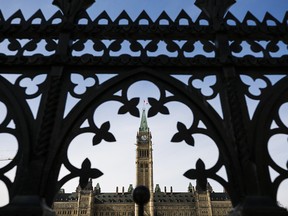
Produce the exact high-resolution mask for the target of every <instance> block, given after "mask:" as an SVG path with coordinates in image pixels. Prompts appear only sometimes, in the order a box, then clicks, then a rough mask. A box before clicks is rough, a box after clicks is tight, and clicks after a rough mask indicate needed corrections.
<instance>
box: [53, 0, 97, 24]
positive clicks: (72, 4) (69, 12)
mask: <svg viewBox="0 0 288 216" xmlns="http://www.w3.org/2000/svg"><path fill="white" fill-rule="evenodd" d="M94 2H95V0H54V1H53V5H55V6H57V7H58V8H59V9H60V10H61V11H62V13H63V14H64V16H65V17H66V18H67V19H68V20H69V21H72V22H73V21H74V20H75V18H76V17H77V16H78V15H79V14H80V13H81V12H83V11H85V10H87V9H88V8H89V7H90V6H91V5H92V4H94Z"/></svg>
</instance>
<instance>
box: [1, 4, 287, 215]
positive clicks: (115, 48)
mask: <svg viewBox="0 0 288 216" xmlns="http://www.w3.org/2000/svg"><path fill="white" fill-rule="evenodd" d="M93 3H94V1H93V0H71V1H65V0H54V1H53V4H54V5H55V6H57V7H58V8H59V9H60V11H57V12H56V13H55V14H54V15H52V16H51V17H50V18H48V19H46V18H45V16H44V14H43V13H42V11H41V10H39V11H37V12H36V13H35V14H33V15H32V16H31V17H30V18H28V19H25V18H24V16H23V14H22V11H21V10H18V11H17V12H15V13H14V14H12V15H11V16H10V17H9V18H5V17H4V16H3V15H2V12H1V11H0V44H1V45H2V46H3V47H4V48H3V51H1V56H0V66H1V67H0V75H1V76H0V84H1V85H0V92H1V97H0V100H1V102H2V103H3V104H5V109H6V110H7V115H6V116H5V117H4V120H3V121H2V122H0V132H1V133H5V132H7V131H8V132H9V133H10V134H12V135H13V136H14V137H15V138H16V139H17V140H18V145H19V147H18V152H17V154H16V157H15V158H14V159H13V160H12V162H11V163H9V164H8V165H6V166H4V167H2V168H0V180H1V181H3V182H4V183H5V184H6V186H7V187H8V190H9V194H10V198H11V200H10V203H9V204H8V205H7V206H6V207H4V208H0V216H2V215H5V216H9V215H18V214H19V212H20V213H23V211H24V210H25V209H26V210H27V208H28V209H29V211H28V213H27V215H50V213H51V211H50V210H49V208H48V207H47V206H46V204H48V206H51V204H52V199H53V196H54V195H55V193H56V192H57V189H59V188H58V187H59V186H60V185H61V184H63V183H64V182H65V181H66V180H69V179H70V178H72V177H75V176H80V184H81V185H82V186H83V185H85V184H86V183H87V181H88V178H90V177H93V178H97V177H99V176H100V175H101V174H102V173H101V171H99V170H97V169H93V168H91V163H90V161H89V160H85V161H83V164H82V167H81V169H76V168H73V167H72V165H71V167H70V169H72V170H73V171H72V172H71V173H72V174H71V175H68V176H66V177H64V178H63V179H62V180H60V181H58V180H57V177H58V173H59V169H60V164H61V156H63V155H65V154H66V150H67V147H68V144H69V142H70V141H71V140H72V139H73V136H74V135H77V134H78V132H77V130H78V129H79V127H80V125H79V124H80V123H79V124H77V123H78V122H81V121H83V120H84V118H88V117H87V115H88V113H89V112H91V111H92V110H89V109H92V108H93V106H94V108H95V107H97V106H99V105H100V104H101V103H103V102H104V101H109V100H110V101H111V100H113V99H115V98H116V97H115V96H113V94H112V93H113V92H115V89H116V88H118V89H121V88H122V89H123V87H124V88H126V90H127V88H128V87H129V83H130V84H131V83H134V82H135V81H137V80H148V81H150V82H152V83H154V84H155V85H156V86H158V88H159V89H160V91H162V90H163V89H162V88H167V89H170V90H171V91H172V92H177V96H176V95H175V99H177V98H178V99H179V101H180V102H181V103H184V104H186V105H187V106H188V107H189V109H191V110H193V111H194V112H196V113H197V114H199V115H201V116H202V117H204V119H205V120H206V123H207V122H208V124H207V127H208V128H212V130H211V131H209V133H207V134H208V135H209V134H210V135H211V137H212V138H213V139H215V140H214V141H215V144H216V145H217V147H218V148H219V152H220V155H219V158H218V162H217V163H216V165H215V166H214V167H216V168H211V169H210V170H206V168H205V163H204V162H203V161H200V160H199V161H198V162H197V164H196V169H194V170H193V169H191V170H189V171H187V172H186V173H185V176H186V177H188V178H191V179H195V178H196V179H198V180H199V181H200V182H202V185H203V184H204V183H205V181H206V179H207V177H210V178H214V179H215V180H217V181H219V182H220V183H222V184H223V185H224V186H226V188H227V190H228V192H229V193H230V196H231V198H232V202H233V206H234V210H233V212H232V213H231V215H264V214H266V215H287V211H286V210H284V209H283V208H280V207H279V206H278V205H277V203H276V194H277V190H278V187H279V185H280V184H281V182H282V181H284V180H285V179H288V174H287V170H285V169H284V168H283V167H280V166H279V165H278V164H277V163H276V162H275V161H274V160H273V158H272V157H271V155H269V152H268V141H269V139H270V138H271V137H272V136H273V135H275V134H277V133H278V132H281V133H283V134H287V125H285V123H284V122H283V119H282V117H281V116H280V114H279V109H280V107H281V106H282V105H283V104H285V103H287V87H286V86H287V73H288V55H287V48H285V47H287V44H288V39H287V35H288V34H287V33H288V27H287V21H288V15H287V13H286V15H285V17H284V18H283V20H282V21H279V20H278V19H276V18H275V17H273V16H272V15H271V14H269V13H268V12H267V13H266V14H265V16H264V17H263V19H262V20H259V19H258V18H256V17H255V16H254V15H253V14H251V13H250V12H248V13H247V14H246V15H245V17H244V18H243V20H242V21H240V20H238V19H237V18H236V17H235V16H234V15H233V14H232V13H231V12H229V11H228V9H229V7H230V6H231V5H233V4H235V3H236V1H235V0H223V1H217V0H210V1H208V0H201V1H200V0H196V1H195V5H196V6H197V7H199V8H200V10H201V13H200V15H199V16H198V18H196V20H193V19H191V18H190V16H189V15H188V14H187V13H186V12H185V11H181V12H180V14H179V15H178V16H177V17H176V18H175V20H172V19H171V18H170V17H169V15H168V14H167V13H166V12H163V13H162V14H160V16H159V17H158V18H157V19H156V20H153V19H151V18H150V17H149V15H148V14H147V13H146V12H145V11H144V12H142V13H141V14H139V16H138V17H137V18H136V19H134V20H133V19H131V17H130V16H129V14H128V13H126V12H125V11H123V12H122V13H121V14H120V15H119V16H118V17H117V18H116V19H114V20H113V19H111V18H110V17H109V15H108V14H107V13H106V12H103V13H101V14H100V15H99V16H98V17H96V18H95V19H94V20H93V19H92V18H91V17H90V15H89V14H88V13H87V12H86V10H87V8H89V7H90V6H91V5H92V4H93ZM236 6H237V4H236ZM227 11H228V12H227ZM36 21H37V22H36ZM84 21H85V22H84ZM251 22H252V23H254V24H253V25H251V24H250V23H251ZM83 23H85V24H83ZM271 23H272V24H271ZM127 44H128V45H127ZM161 46H162V47H163V46H164V47H165V49H164V53H163V52H162V51H161ZM283 47H284V48H283ZM244 49H245V50H248V51H247V52H248V53H245V52H244V53H243V50H244ZM283 49H284V51H283ZM73 73H74V74H78V75H81V76H82V79H83V80H84V79H87V78H88V79H89V78H92V77H91V76H93V79H94V81H95V83H94V86H93V87H91V88H89V89H85V91H84V93H85V94H84V93H83V94H82V93H79V94H78V95H77V93H76V92H74V93H73V88H74V87H75V85H76V84H75V83H73V81H72V80H71V79H72V78H71V74H73ZM111 73H113V74H115V75H116V77H115V78H111V79H109V80H108V81H107V82H106V83H103V84H101V85H99V80H98V78H97V77H96V75H95V74H111ZM15 74H16V75H17V77H16V78H15V80H14V82H11V81H9V79H8V78H5V76H11V75H15ZM180 74H182V75H190V76H191V77H190V79H189V83H188V85H186V86H185V85H184V84H181V82H180V81H179V82H177V81H176V79H174V78H173V77H172V75H180ZM277 74H278V75H279V74H280V75H283V77H282V78H281V79H279V80H278V81H277V82H276V83H273V82H272V81H271V79H269V76H275V75H277ZM211 75H213V76H215V79H216V83H215V84H214V85H213V86H212V87H211V88H212V89H213V94H212V96H211V95H210V96H206V95H203V94H201V90H199V89H196V88H195V86H193V84H192V82H193V81H195V80H196V79H198V80H201V81H203V82H204V79H205V78H206V77H207V76H211ZM39 76H42V77H40V78H39ZM245 76H247V77H249V78H248V79H247V78H245ZM243 77H244V78H243ZM245 79H246V80H245ZM23 80H25V81H26V82H28V83H29V82H30V83H33V85H34V87H35V89H36V90H35V89H34V90H31V89H29V87H28V86H26V84H25V82H24V81H23ZM256 82H260V84H261V85H260V84H259V85H258V89H257V88H256V93H255V92H254V93H251V88H252V90H253V87H255V83H256ZM23 83H24V84H23ZM251 83H252V84H251ZM123 84H124V86H123ZM101 88H103V90H102V92H99V93H98V91H99V89H101ZM254 90H255V89H254ZM71 92H72V93H71ZM95 92H96V94H95ZM68 93H71V94H72V95H73V94H74V96H75V97H76V98H78V99H79V100H80V102H79V103H78V104H76V105H75V107H74V108H73V109H72V110H71V111H70V112H69V113H68V114H67V115H66V116H65V115H64V112H65V106H66V102H67V101H66V100H67V95H68ZM126 94H127V92H126ZM161 94H163V93H161ZM175 94H176V93H175ZM215 94H219V96H220V103H221V107H222V113H223V116H222V117H220V116H219V115H218V114H216V111H214V109H213V108H212V106H211V105H209V103H207V100H208V99H211V98H212V97H213V96H215ZM107 95H110V96H107ZM126 96H127V95H126ZM113 97H114V98H113ZM35 98H38V99H39V101H40V102H39V104H38V106H37V107H38V108H37V111H36V113H35V111H34V112H33V110H32V109H31V107H30V105H29V103H28V100H30V99H35ZM247 98H249V99H252V100H256V101H258V102H259V104H258V106H256V108H255V110H254V112H252V114H251V113H250V110H249V108H248V107H247V103H248V102H247V100H246V99H247ZM116 99H117V98H116ZM118 99H119V101H120V102H121V103H122V104H123V106H122V109H120V110H119V112H120V113H121V112H122V113H127V112H129V113H130V114H131V115H134V116H137V115H138V114H137V113H138V111H137V109H136V105H137V102H138V101H137V99H136V100H133V101H129V100H128V98H125V99H123V98H122V99H121V98H118ZM118 99H117V100H118ZM166 99H167V97H166V96H163V99H161V98H160V100H162V101H155V100H154V101H152V103H151V104H152V106H151V112H152V114H153V115H155V114H157V113H159V112H160V113H161V106H162V108H163V106H164V102H165V100H166ZM153 102H154V105H153ZM157 103H158V104H157ZM155 104H156V105H155ZM158 105H159V106H158ZM153 106H154V107H153ZM195 107H196V109H195ZM211 110H212V112H211ZM151 112H150V114H151ZM153 112H154V113H153ZM194 112H193V113H194ZM86 114H87V115H86ZM148 114H149V113H148ZM152 114H151V115H152ZM90 119H91V117H90ZM198 120H199V119H198ZM11 121H13V122H14V124H15V127H14V128H12V129H11V128H9V127H10V126H9V122H11ZM273 121H276V122H278V124H277V126H278V128H276V129H275V128H272V129H271V125H272V123H273ZM64 125H65V126H68V125H70V126H69V127H66V128H65V127H63V126H64ZM109 126H110V125H109V123H106V124H104V125H102V126H101V127H100V128H98V127H97V126H95V127H94V130H98V131H100V135H101V136H102V137H101V136H100V138H98V140H97V139H96V141H95V142H96V143H99V142H100V141H101V139H103V138H106V139H108V140H110V141H113V140H114V139H115V137H114V136H113V134H111V133H110V132H109ZM192 126H193V125H192ZM77 127H78V128H77ZM195 128H196V127H194V128H193V127H191V128H190V129H191V130H190V129H188V128H186V127H184V126H183V125H180V126H179V127H178V130H179V131H178V132H177V134H175V135H174V137H172V141H173V138H174V141H177V140H179V139H182V140H185V137H187V134H189V133H190V135H191V134H192V133H193V130H194V129H195ZM192 129H193V130H192ZM61 133H62V134H61ZM262 133H266V134H265V135H263V136H261V134H262ZM175 137H176V138H175ZM62 141H63V142H62ZM185 141H186V142H187V143H188V144H189V141H188V140H185ZM222 163H223V165H225V167H226V171H227V176H228V182H227V184H226V183H225V182H224V181H223V179H222V180H221V179H220V178H218V177H217V176H216V174H215V172H216V171H217V169H218V168H220V166H221V165H222ZM15 166H17V171H16V177H15V181H14V182H12V181H10V180H9V179H8V178H7V176H6V173H7V171H8V170H11V169H12V168H13V167H15ZM269 166H270V167H272V168H273V169H274V170H276V171H277V172H278V174H279V176H278V177H276V179H275V180H274V181H272V180H271V177H270V175H269ZM70 171H71V170H70ZM73 173H74V174H73ZM214 174H215V175H214ZM203 182H204V183H203ZM44 199H46V200H47V201H44ZM31 205H32V206H34V207H35V209H36V210H37V212H36V210H33V209H32V208H31V209H30V207H31Z"/></svg>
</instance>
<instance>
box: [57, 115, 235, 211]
mask: <svg viewBox="0 0 288 216" xmlns="http://www.w3.org/2000/svg"><path fill="white" fill-rule="evenodd" d="M136 146H137V147H136V148H137V149H136V152H137V153H136V154H137V155H136V186H138V185H145V186H146V187H147V188H149V190H150V194H153V195H152V196H150V200H149V202H148V203H147V204H146V206H145V209H144V215H147V216H224V215H228V213H229V211H230V210H231V209H232V205H231V202H230V199H229V196H228V194H227V193H225V191H224V192H220V193H217V192H214V191H213V189H212V187H211V186H210V184H209V183H208V185H207V189H206V190H202V189H201V188H200V187H199V186H198V184H197V182H196V185H195V187H194V186H192V184H191V183H190V184H189V185H188V187H187V192H174V191H173V188H172V187H171V188H170V189H169V190H167V189H166V187H165V188H164V191H161V189H160V186H159V185H158V184H156V185H155V188H154V184H153V157H152V136H151V132H150V130H149V128H148V124H147V118H146V114H145V110H143V112H142V116H141V123H140V128H139V131H138V132H137V143H136ZM132 192H133V186H132V185H130V186H129V187H128V189H127V190H124V187H122V188H121V189H119V188H118V187H117V188H116V191H115V193H105V192H102V191H101V187H100V185H99V184H97V185H96V186H95V187H93V185H92V180H90V181H89V183H88V184H87V186H86V187H85V188H81V187H80V186H78V187H77V189H76V191H75V192H72V193H65V191H64V190H60V192H59V193H58V194H57V196H56V198H55V202H54V204H53V209H54V211H55V213H56V215H57V216H137V215H138V207H137V205H136V204H135V203H134V202H133V199H132Z"/></svg>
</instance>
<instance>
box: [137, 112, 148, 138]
mask: <svg viewBox="0 0 288 216" xmlns="http://www.w3.org/2000/svg"><path fill="white" fill-rule="evenodd" d="M139 131H143V132H148V131H149V128H148V123H147V118H146V113H145V109H143V111H142V117H141V123H140V128H139Z"/></svg>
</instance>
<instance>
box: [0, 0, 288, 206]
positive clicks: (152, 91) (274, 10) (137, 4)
mask: <svg viewBox="0 0 288 216" xmlns="http://www.w3.org/2000/svg"><path fill="white" fill-rule="evenodd" d="M51 2H52V0H41V1H39V0H9V1H7V0H0V9H1V11H2V13H3V15H4V17H5V18H8V17H9V16H10V15H12V14H13V13H14V12H15V11H16V10H18V9H19V8H21V9H22V10H23V14H24V16H25V18H26V19H27V18H29V16H31V15H32V14H33V13H34V12H36V11H37V10H38V9H39V8H40V9H41V10H42V11H43V13H45V15H46V18H49V17H50V16H51V15H53V14H54V13H55V12H56V11H57V7H55V6H53V5H52V4H51ZM155 2H156V3H155ZM193 3H194V1H191V0H174V1H172V0H158V1H155V0H145V1H143V0H141V1H140V0H121V1H120V0H97V1H96V3H95V4H94V5H93V6H92V7H91V8H90V9H89V10H88V11H89V14H91V17H96V16H97V15H98V14H99V13H100V12H102V11H103V10H106V11H107V12H108V13H109V15H110V16H111V18H112V19H114V18H116V17H117V16H118V15H119V14H120V13H121V11H123V10H126V11H127V12H128V13H129V14H130V16H131V18H132V19H135V18H136V17H137V16H138V14H139V13H140V12H141V11H142V10H146V11H147V13H148V14H149V15H150V16H151V17H152V19H156V18H157V17H158V16H159V15H160V13H161V12H162V11H163V10H165V11H166V12H167V13H168V14H169V15H170V16H171V18H172V19H174V18H175V17H176V16H177V15H178V13H179V12H180V11H181V10H182V9H184V10H185V11H186V12H187V13H188V14H189V15H190V16H191V17H193V18H195V17H197V15H198V14H199V12H200V10H199V9H198V8H197V7H196V6H194V5H193ZM248 10H249V11H251V12H253V14H255V16H257V17H259V19H262V18H263V16H264V14H265V13H266V11H269V12H270V13H271V14H272V15H274V16H275V17H276V18H278V19H279V20H282V19H283V17H284V14H285V11H287V10H288V3H287V0H238V1H237V3H236V4H235V5H234V6H232V7H231V9H230V11H231V12H233V13H234V14H235V15H236V16H237V17H239V18H240V19H243V17H244V15H245V13H246V12H247V11H248ZM143 89H145V90H147V89H149V91H145V92H144V93H143ZM139 92H142V93H141V94H140V93H139ZM129 94H130V96H131V97H141V99H145V98H147V97H156V98H157V95H159V93H158V89H157V87H155V86H154V85H151V84H149V83H147V82H141V83H138V84H135V85H133V86H132V87H131V91H130V93H129ZM0 105H1V104H0ZM119 107H120V104H112V105H111V104H105V105H103V107H99V109H98V110H97V111H96V114H95V116H97V117H95V118H97V122H98V123H99V124H101V122H102V123H103V122H105V121H107V120H110V121H111V122H112V124H111V131H112V132H113V133H114V134H115V136H116V139H117V142H116V143H105V142H103V143H101V144H100V145H98V146H94V147H93V146H92V145H91V139H92V137H93V136H92V135H91V134H86V135H83V136H81V137H78V138H77V139H75V140H74V141H73V142H72V143H71V147H70V150H69V152H68V154H69V156H70V157H71V158H73V164H74V165H75V166H78V167H79V166H80V165H81V163H82V161H83V159H85V158H86V157H89V159H90V160H91V161H92V165H94V166H95V167H97V168H99V169H100V170H101V171H103V172H104V174H105V175H104V176H103V177H101V178H99V179H96V180H94V181H93V182H94V185H95V184H96V183H97V182H100V185H101V187H102V191H114V190H115V188H116V186H119V187H122V186H125V189H127V188H128V185H129V184H130V183H132V184H134V183H135V145H134V143H135V141H136V132H137V130H138V127H139V123H140V119H139V118H135V117H131V116H129V115H123V116H118V115H116V114H117V111H118V108H119ZM141 107H142V104H139V109H140V110H141ZM168 107H169V109H170V112H171V117H169V118H166V116H163V115H157V116H155V117H153V118H151V119H148V124H149V127H150V129H151V131H152V135H153V140H152V141H153V143H154V151H153V154H154V160H155V163H154V169H155V171H156V172H155V174H154V177H155V178H154V179H155V181H154V184H156V183H160V186H161V188H162V189H163V187H164V186H167V188H170V186H173V188H174V191H177V190H178V191H186V190H187V186H188V183H189V182H190V180H188V179H186V178H184V177H183V176H182V175H183V173H184V172H185V171H186V170H188V169H190V168H192V167H194V165H195V162H196V161H197V159H198V158H201V159H203V160H204V161H205V162H207V164H206V165H207V166H208V167H209V166H213V165H214V164H215V162H216V159H217V157H218V150H217V148H216V147H215V144H214V143H213V141H212V140H210V139H209V138H207V137H206V138H203V136H202V135H197V136H195V137H194V138H195V140H196V145H195V147H193V148H192V147H190V146H188V145H186V144H184V143H173V144H172V143H170V140H171V137H172V136H173V134H174V133H175V132H176V122H177V121H181V122H183V123H185V124H187V126H189V124H191V118H193V115H192V113H191V112H190V111H189V110H188V109H187V107H185V106H184V105H182V104H177V103H170V104H168ZM148 108H149V106H148ZM0 109H1V107H0ZM2 109H3V108H2ZM4 110H5V108H4ZM179 110H181V112H179ZM107 111H109V113H110V114H109V118H107ZM97 113H98V115H97ZM99 116H100V117H99ZM115 119H117V121H115ZM189 120H190V121H189ZM0 121H1V119H0ZM123 122H124V124H125V128H123ZM171 125H172V126H171ZM119 128H121V129H123V130H119ZM163 131H165V133H162V132H163ZM127 134H128V135H127ZM5 136H6V135H5ZM1 138H3V139H4V137H1ZM6 138H7V139H9V140H10V141H9V142H11V143H13V145H14V146H15V145H17V144H15V142H16V141H15V140H14V141H13V138H11V137H10V136H8V137H6ZM279 139H280V140H282V139H283V137H281V138H279ZM282 141H283V140H282ZM282 141H281V143H282V144H283V143H284V141H283V142H282ZM197 143H198V144H199V143H201V145H198V144H197ZM79 146H81V149H83V150H82V153H83V154H81V155H79ZM179 147H181V148H179ZM270 147H271V146H269V148H270ZM282 147H283V145H280V147H279V148H280V149H281V148H282ZM112 149H113V152H114V153H115V154H113V156H112V157H111V158H108V157H107V155H108V154H110V153H111V151H112ZM123 149H125V151H123ZM207 152H213V154H207ZM175 155H181V157H179V158H178V159H177V160H172V159H171V158H173V157H174V156H175ZM182 155H183V156H182ZM0 156H1V155H0ZM273 157H274V158H277V155H274V156H273ZM281 157H283V158H286V160H287V154H285V153H284V152H282V155H281ZM282 162H283V161H282V160H281V164H282ZM0 166H1V164H0ZM2 166H3V165H2ZM115 166H117V167H116V171H115ZM123 171H124V172H125V173H126V175H125V176H123V175H121V172H123ZM64 173H65V172H62V175H63V174H64ZM115 179H116V180H115ZM76 186H77V181H72V182H70V183H69V184H67V185H66V188H67V190H68V191H74V190H75V188H76ZM212 186H214V185H213V184H212ZM0 187H1V182H0ZM215 187H216V190H217V191H219V190H222V188H221V187H220V186H217V185H216V186H215ZM287 188H288V183H287V181H286V186H284V189H283V190H284V191H285V190H287ZM1 197H2V195H1ZM1 197H0V205H1ZM2 199H3V198H2ZM281 200H284V201H283V203H285V205H286V206H288V201H287V200H288V198H287V195H285V193H284V192H283V194H281Z"/></svg>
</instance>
